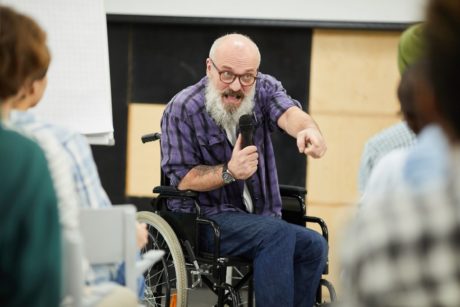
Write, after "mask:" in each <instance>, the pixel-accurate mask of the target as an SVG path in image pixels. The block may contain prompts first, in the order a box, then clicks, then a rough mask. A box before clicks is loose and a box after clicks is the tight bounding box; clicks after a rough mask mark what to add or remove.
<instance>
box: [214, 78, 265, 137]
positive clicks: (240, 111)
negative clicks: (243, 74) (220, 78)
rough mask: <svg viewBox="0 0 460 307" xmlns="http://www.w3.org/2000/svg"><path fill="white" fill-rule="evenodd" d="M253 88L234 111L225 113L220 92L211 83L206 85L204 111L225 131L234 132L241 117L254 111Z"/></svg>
mask: <svg viewBox="0 0 460 307" xmlns="http://www.w3.org/2000/svg"><path fill="white" fill-rule="evenodd" d="M255 88H256V87H255V86H253V87H252V89H251V91H250V92H249V93H248V94H247V95H245V96H244V98H243V100H242V101H241V104H240V106H239V107H238V108H237V109H236V110H230V111H227V110H226V109H225V108H224V106H223V103H222V92H220V91H219V90H217V89H216V88H215V86H214V85H213V84H211V82H208V84H207V85H206V96H205V97H206V101H205V105H206V111H208V113H209V115H211V117H212V118H213V119H214V121H215V122H216V123H217V124H218V125H219V126H221V127H222V128H224V129H226V130H234V129H235V127H236V125H237V124H238V121H239V119H240V117H241V115H245V114H251V113H252V110H253V109H254V96H255V92H256V91H255Z"/></svg>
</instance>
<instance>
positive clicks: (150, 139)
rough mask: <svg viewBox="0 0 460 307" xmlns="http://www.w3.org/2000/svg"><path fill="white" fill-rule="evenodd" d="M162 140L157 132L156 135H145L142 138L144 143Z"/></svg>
mask: <svg viewBox="0 0 460 307" xmlns="http://www.w3.org/2000/svg"><path fill="white" fill-rule="evenodd" d="M160 138H161V133H159V132H155V133H149V134H145V135H143V136H142V137H141V140H142V143H148V142H153V141H157V140H159V139H160Z"/></svg>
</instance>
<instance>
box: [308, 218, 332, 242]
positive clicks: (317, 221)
mask: <svg viewBox="0 0 460 307" xmlns="http://www.w3.org/2000/svg"><path fill="white" fill-rule="evenodd" d="M303 220H304V221H305V222H306V223H307V222H309V223H315V224H318V225H319V226H320V227H321V235H322V236H323V237H324V239H326V241H327V242H329V230H328V229H327V225H326V222H325V221H324V220H323V219H322V218H319V217H316V216H304V217H303Z"/></svg>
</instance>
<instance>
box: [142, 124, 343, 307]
mask: <svg viewBox="0 0 460 307" xmlns="http://www.w3.org/2000/svg"><path fill="white" fill-rule="evenodd" d="M141 139H142V142H143V143H147V142H152V141H157V140H159V141H161V140H160V139H161V134H160V133H153V134H147V135H144V136H142V138H141ZM280 192H281V196H282V201H283V208H282V216H283V219H285V220H286V221H288V222H290V223H294V224H298V225H303V226H306V223H307V222H308V223H316V224H318V225H319V226H320V228H321V232H322V235H323V237H324V238H325V239H326V241H328V229H327V226H326V223H325V222H324V221H323V220H322V219H320V218H318V217H311V216H306V215H305V213H306V206H305V195H306V190H305V189H304V188H301V187H294V186H285V185H281V186H280ZM153 193H155V194H158V195H157V197H156V198H153V200H152V206H153V211H152V212H150V211H141V212H138V213H137V220H138V222H140V223H145V224H147V228H148V232H149V238H148V243H147V245H146V247H145V248H144V250H143V252H146V251H148V250H151V249H162V250H164V251H165V255H164V257H163V259H162V260H161V261H159V262H158V263H157V264H155V265H154V266H153V267H151V268H150V269H149V270H148V271H147V272H146V273H145V292H144V296H145V299H144V302H143V303H144V305H146V306H168V307H169V306H180V307H184V306H187V304H188V296H189V294H190V292H189V291H193V289H195V288H197V287H201V286H202V285H203V284H204V285H205V286H206V287H207V288H209V289H210V290H211V291H212V292H213V293H214V294H215V295H216V299H217V301H216V304H215V305H214V306H217V307H223V306H229V307H237V306H248V307H252V306H254V296H253V284H252V274H253V271H252V263H251V261H250V260H249V259H244V258H241V257H234V256H231V257H228V256H226V255H221V254H220V252H219V242H220V230H219V226H218V225H217V224H216V223H215V222H214V221H212V220H209V219H207V218H205V217H203V216H201V214H200V206H199V204H198V203H197V201H196V200H197V193H196V192H194V191H190V190H186V191H180V190H178V189H176V188H175V187H172V186H169V179H168V178H167V177H166V176H165V175H164V173H163V172H161V186H157V187H155V188H154V189H153ZM171 198H175V199H183V200H191V201H193V202H194V205H195V212H194V213H180V212H171V211H169V210H168V208H167V206H166V200H168V199H171ZM202 225H207V227H212V230H213V232H214V246H215V248H214V252H213V253H207V252H204V251H201V250H200V248H199V244H198V232H199V228H200V227H202ZM328 266H329V263H328V262H327V264H326V268H325V271H324V273H323V274H328ZM227 268H238V269H237V270H235V271H236V272H237V274H230V275H232V278H229V276H228V275H229V274H228V273H227V272H228V270H227ZM324 290H326V291H327V295H325V293H324ZM335 300H336V292H335V289H334V287H333V285H332V284H331V283H330V282H329V281H327V280H326V279H321V281H320V285H319V287H318V290H317V294H316V303H315V306H323V305H327V304H328V303H329V302H333V301H335ZM256 303H257V302H256Z"/></svg>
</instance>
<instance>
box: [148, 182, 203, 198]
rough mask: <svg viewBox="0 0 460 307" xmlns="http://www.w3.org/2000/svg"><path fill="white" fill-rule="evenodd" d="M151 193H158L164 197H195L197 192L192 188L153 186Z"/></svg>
mask: <svg viewBox="0 0 460 307" xmlns="http://www.w3.org/2000/svg"><path fill="white" fill-rule="evenodd" d="M153 193H157V194H160V195H161V196H162V197H165V198H183V199H196V198H197V196H198V193H197V192H195V191H192V190H178V189H177V188H176V187H173V186H164V185H163V186H157V187H154V188H153Z"/></svg>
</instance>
